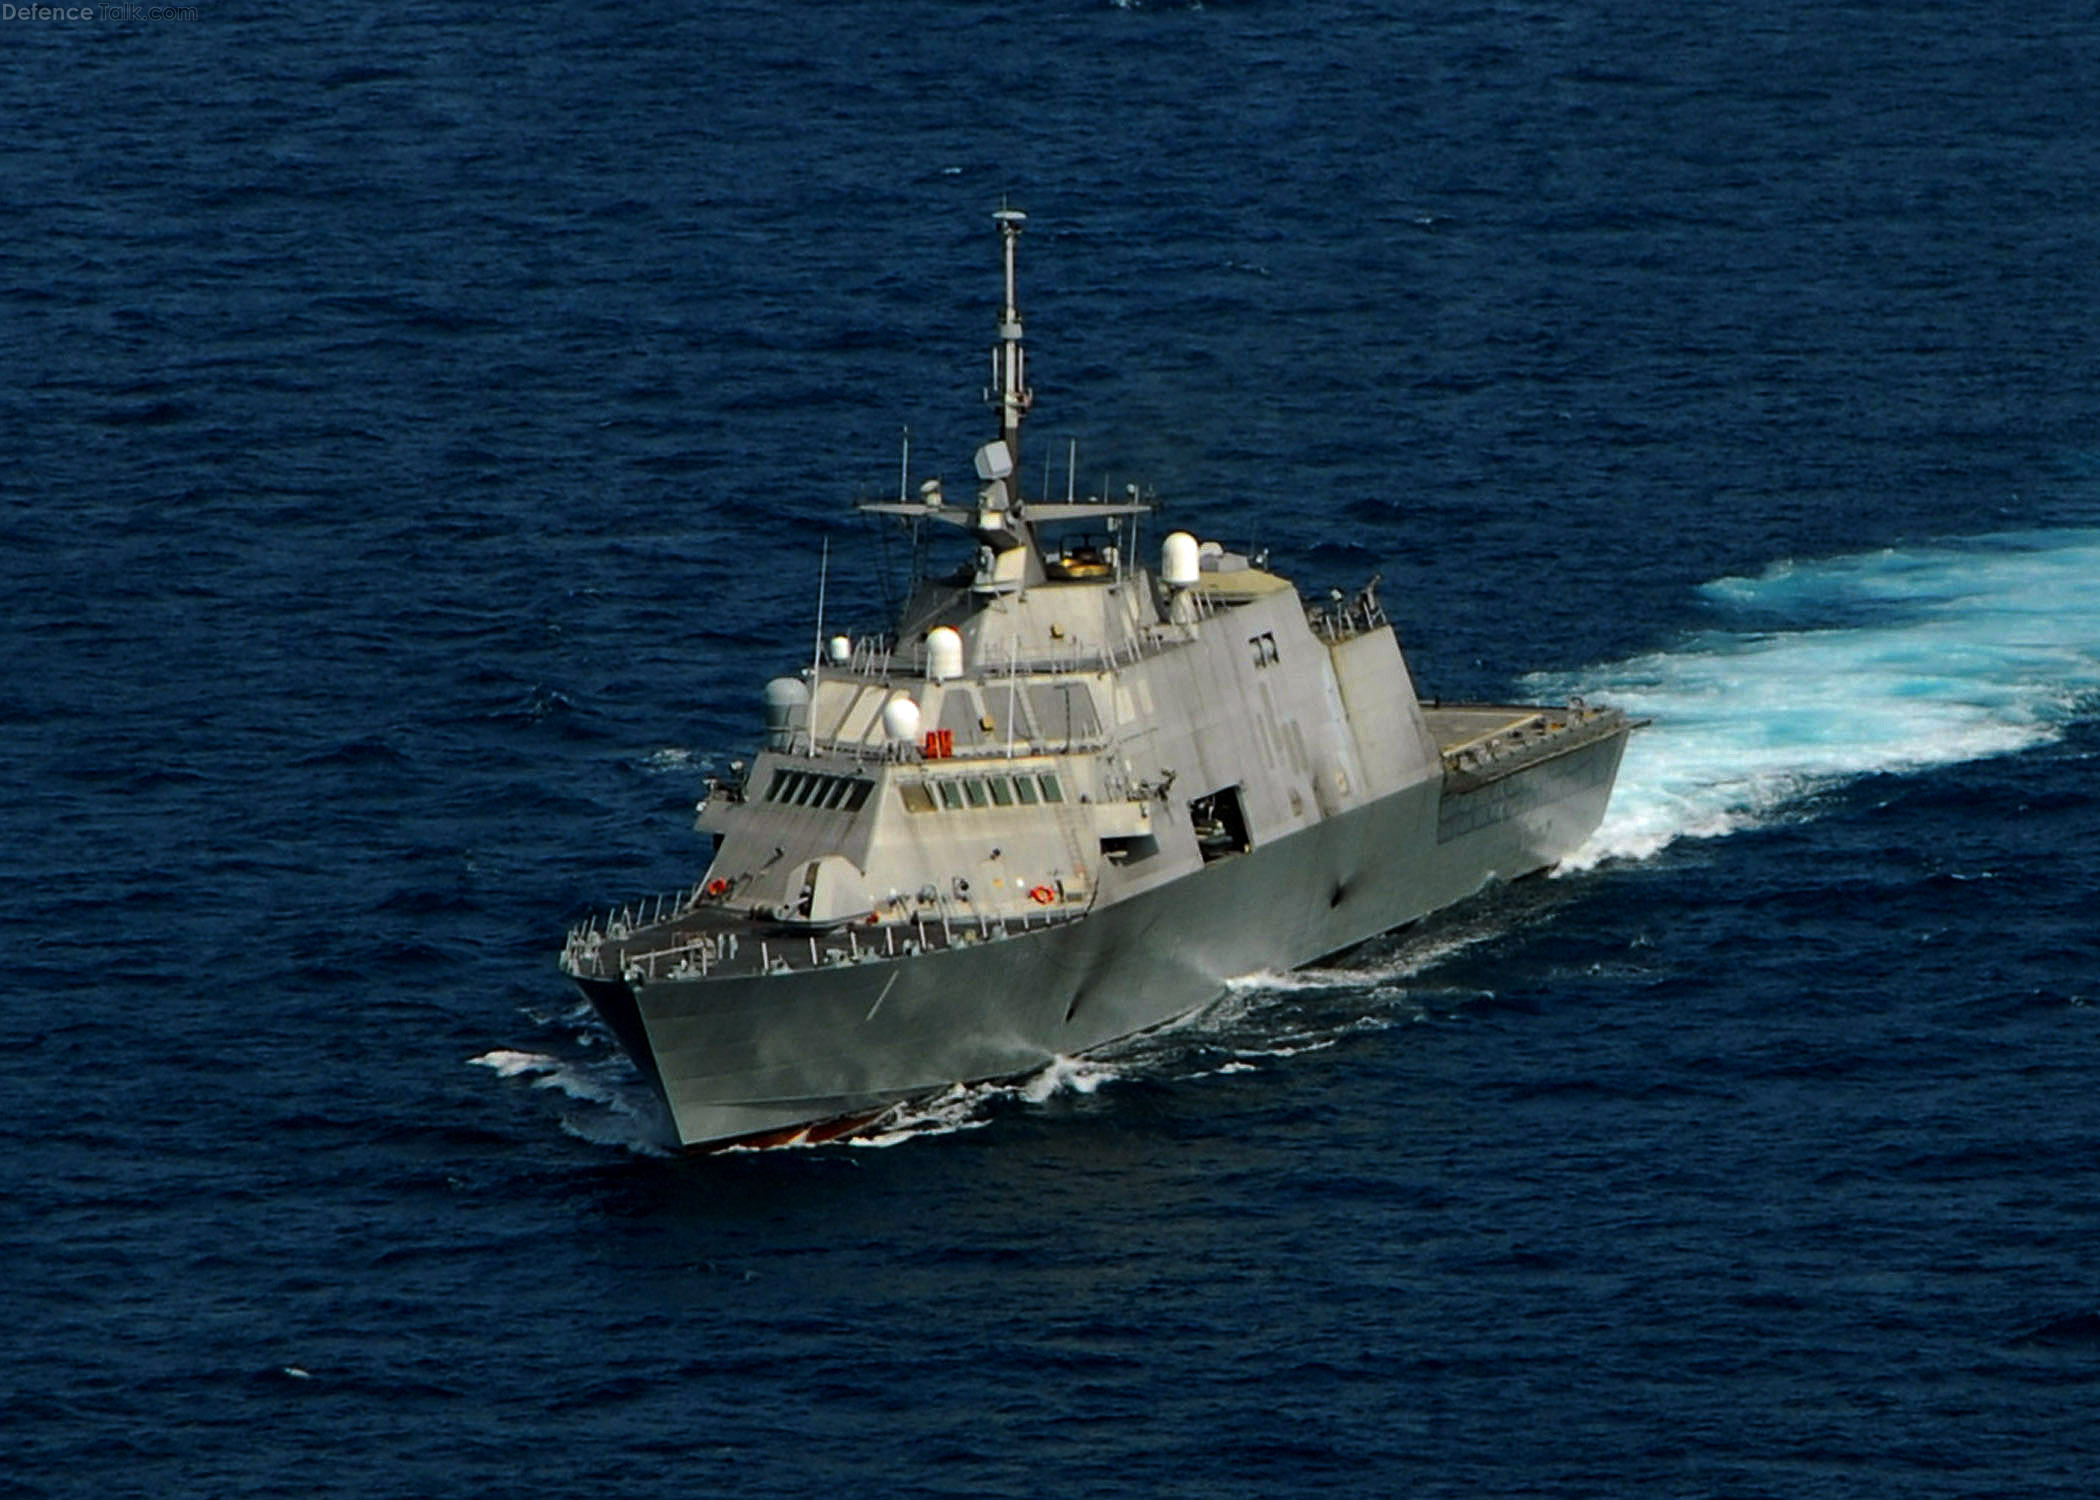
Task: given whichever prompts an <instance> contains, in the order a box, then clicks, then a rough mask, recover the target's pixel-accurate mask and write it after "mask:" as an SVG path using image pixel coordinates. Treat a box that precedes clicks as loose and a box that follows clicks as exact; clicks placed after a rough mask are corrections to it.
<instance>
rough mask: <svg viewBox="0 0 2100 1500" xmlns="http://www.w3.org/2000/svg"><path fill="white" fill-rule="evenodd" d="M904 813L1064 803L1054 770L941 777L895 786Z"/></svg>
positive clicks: (1063, 792) (906, 782)
mask: <svg viewBox="0 0 2100 1500" xmlns="http://www.w3.org/2000/svg"><path fill="white" fill-rule="evenodd" d="M897 795H898V796H899V797H901V798H902V799H903V800H904V810H905V811H906V812H915V813H929V812H966V811H968V810H970V809H972V808H978V807H1016V806H1019V807H1034V806H1036V805H1037V804H1038V803H1042V802H1062V801H1064V800H1065V789H1064V785H1063V783H1061V782H1060V781H1059V780H1058V779H1057V773H1056V772H1055V771H1042V772H1038V773H1036V774H1034V775H1030V774H1028V773H1026V772H1023V773H1022V774H1020V775H1017V776H944V777H941V778H940V779H938V780H934V781H905V782H900V783H899V784H898V786H897Z"/></svg>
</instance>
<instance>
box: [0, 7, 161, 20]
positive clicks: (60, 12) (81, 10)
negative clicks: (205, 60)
mask: <svg viewBox="0 0 2100 1500" xmlns="http://www.w3.org/2000/svg"><path fill="white" fill-rule="evenodd" d="M196 19H197V7H196V6H194V5H0V23H5V22H8V21H75V22H78V21H194V20H196Z"/></svg>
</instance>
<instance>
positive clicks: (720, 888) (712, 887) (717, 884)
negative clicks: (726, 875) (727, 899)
mask: <svg viewBox="0 0 2100 1500" xmlns="http://www.w3.org/2000/svg"><path fill="white" fill-rule="evenodd" d="M707 894H708V895H710V896H726V895H728V894H729V882H728V881H726V880H722V879H720V878H717V879H714V880H710V881H709V882H708V883H707Z"/></svg>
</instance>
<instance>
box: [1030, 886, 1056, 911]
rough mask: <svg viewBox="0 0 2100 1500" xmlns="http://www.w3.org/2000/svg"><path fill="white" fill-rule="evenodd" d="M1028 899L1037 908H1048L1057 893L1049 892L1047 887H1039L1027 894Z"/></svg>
mask: <svg viewBox="0 0 2100 1500" xmlns="http://www.w3.org/2000/svg"><path fill="white" fill-rule="evenodd" d="M1028 899H1029V900H1031V901H1033V902H1034V903H1035V904H1036V905H1037V906H1048V905H1049V904H1050V903H1051V902H1053V901H1055V900H1056V899H1057V892H1055V891H1053V890H1051V889H1050V887H1048V886H1047V885H1039V886H1037V887H1036V888H1035V889H1034V890H1032V891H1030V892H1029V893H1028Z"/></svg>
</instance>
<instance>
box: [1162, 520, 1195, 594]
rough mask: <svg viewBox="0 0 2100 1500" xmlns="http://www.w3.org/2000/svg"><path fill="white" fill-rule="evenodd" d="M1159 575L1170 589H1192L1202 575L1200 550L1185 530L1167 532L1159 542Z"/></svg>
mask: <svg viewBox="0 0 2100 1500" xmlns="http://www.w3.org/2000/svg"><path fill="white" fill-rule="evenodd" d="M1159 576H1160V577H1161V578H1163V579H1165V580H1166V585H1167V587H1168V588H1170V589H1192V588H1194V587H1195V586H1196V580H1197V579H1199V578H1201V577H1202V576H1203V561H1202V551H1201V549H1199V548H1198V547H1197V545H1196V539H1195V538H1194V537H1192V536H1190V535H1189V534H1188V533H1187V532H1186V531H1174V532H1169V533H1168V534H1167V539H1166V541H1165V542H1163V543H1161V544H1160V549H1159Z"/></svg>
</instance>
